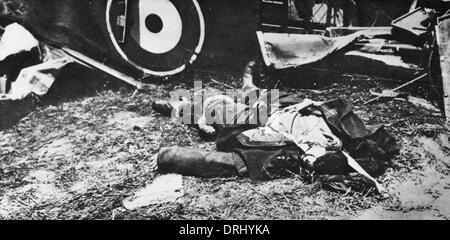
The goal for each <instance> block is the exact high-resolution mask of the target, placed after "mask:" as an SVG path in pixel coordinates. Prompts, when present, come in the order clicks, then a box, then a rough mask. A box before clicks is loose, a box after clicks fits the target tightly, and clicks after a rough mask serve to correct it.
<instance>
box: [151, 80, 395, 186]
mask: <svg viewBox="0 0 450 240" xmlns="http://www.w3.org/2000/svg"><path fill="white" fill-rule="evenodd" d="M274 92H275V94H274ZM255 95H256V96H258V98H257V100H256V101H255V100H253V99H254V98H252V97H253V96H255ZM239 98H240V99H244V100H243V101H236V98H234V99H233V98H231V97H229V96H225V95H222V96H218V95H214V96H211V97H206V99H205V100H204V101H203V102H202V103H199V104H200V105H201V106H202V107H203V111H201V113H200V116H195V111H194V108H195V107H196V106H198V105H199V104H195V101H188V100H186V99H183V101H167V102H165V101H162V102H161V101H159V102H155V103H154V104H153V106H154V109H155V110H157V111H161V112H165V113H169V112H172V113H173V116H174V117H177V118H182V117H186V116H188V119H194V120H195V119H197V121H194V122H193V124H198V125H200V128H201V129H205V130H206V131H208V132H211V129H209V128H211V127H213V128H214V130H215V131H217V140H216V148H217V151H215V152H208V151H203V150H196V149H187V148H183V147H178V146H173V147H168V148H163V149H161V150H160V152H159V153H158V156H157V165H158V170H159V171H160V172H163V173H179V174H182V175H187V176H197V177H232V176H242V177H247V176H248V177H250V178H252V179H254V180H270V179H274V178H278V177H282V176H286V175H292V174H295V175H301V176H302V177H305V178H306V179H307V180H309V181H316V180H318V181H320V182H321V183H322V186H323V187H324V188H328V189H332V190H335V191H339V192H347V191H349V190H351V191H358V192H368V191H372V190H374V189H375V185H374V182H373V181H370V179H368V178H367V177H364V176H363V175H361V174H358V173H355V171H354V170H353V169H352V168H351V167H350V166H349V163H348V158H347V156H351V157H352V158H354V159H355V160H356V162H357V163H358V164H359V165H360V166H361V167H362V168H363V169H364V170H365V171H366V172H367V173H368V174H370V175H371V176H374V177H377V176H380V175H382V174H383V173H384V172H385V170H386V167H387V166H388V164H389V160H390V159H391V157H392V156H393V155H394V154H395V153H396V149H397V148H396V145H395V140H394V138H393V137H392V136H391V135H390V134H389V133H388V132H386V131H385V130H384V128H382V127H378V128H374V127H366V126H365V125H364V123H363V122H362V120H361V119H360V118H359V117H358V116H357V115H356V114H355V113H354V112H353V111H352V109H353V107H352V105H351V104H349V103H347V102H346V101H344V100H342V99H335V100H331V101H328V102H324V103H322V102H315V101H312V100H309V99H300V98H298V97H295V96H293V95H289V94H284V93H277V92H276V91H267V90H261V89H258V88H256V87H255V86H254V85H253V83H252V82H251V75H249V73H247V74H246V75H245V76H244V85H243V88H242V91H241V95H240V97H239ZM164 107H166V108H165V110H166V111H162V110H164ZM261 113H267V116H262V115H264V114H261ZM197 115H199V114H198V111H197ZM208 117H209V118H211V119H212V121H211V119H209V120H208V119H206V120H205V118H208ZM185 119H186V118H185ZM205 123H206V124H211V126H205ZM345 153H348V154H349V155H346V154H345Z"/></svg>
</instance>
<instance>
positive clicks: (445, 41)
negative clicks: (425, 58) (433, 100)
mask: <svg viewBox="0 0 450 240" xmlns="http://www.w3.org/2000/svg"><path fill="white" fill-rule="evenodd" d="M438 21H439V24H438V26H437V27H436V38H437V43H438V45H439V54H440V56H441V58H440V60H441V69H442V81H443V87H444V104H445V116H446V118H447V123H450V14H447V15H445V16H443V17H441V18H439V20H438Z"/></svg>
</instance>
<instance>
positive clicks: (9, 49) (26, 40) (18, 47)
mask: <svg viewBox="0 0 450 240" xmlns="http://www.w3.org/2000/svg"><path fill="white" fill-rule="evenodd" d="M38 46H39V42H38V40H36V38H34V36H33V35H32V34H31V33H30V32H28V30H26V29H25V28H24V27H22V26H21V25H20V24H18V23H13V24H10V25H8V26H6V28H5V32H4V33H3V36H2V37H1V41H0V61H3V60H5V59H6V58H7V57H8V56H11V55H14V54H18V53H21V52H27V51H31V49H33V48H35V47H38Z"/></svg>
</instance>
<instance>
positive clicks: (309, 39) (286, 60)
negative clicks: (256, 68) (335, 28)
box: [257, 31, 364, 69]
mask: <svg viewBox="0 0 450 240" xmlns="http://www.w3.org/2000/svg"><path fill="white" fill-rule="evenodd" d="M257 35H258V41H259V43H260V47H261V51H262V55H263V58H264V62H265V64H266V65H267V66H273V67H274V68H276V69H285V68H290V67H297V66H300V65H305V64H308V63H313V62H317V61H319V60H321V59H323V58H325V57H327V56H328V55H330V54H332V53H333V52H336V51H338V50H340V49H342V48H344V47H345V46H347V45H349V44H350V43H352V42H354V41H355V40H357V39H358V38H360V37H362V36H364V31H361V32H357V33H354V34H350V35H347V36H342V37H334V38H329V37H325V36H321V35H313V34H288V33H263V32H257Z"/></svg>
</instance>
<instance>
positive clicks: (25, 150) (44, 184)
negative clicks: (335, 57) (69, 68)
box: [0, 72, 450, 219]
mask: <svg viewBox="0 0 450 240" xmlns="http://www.w3.org/2000/svg"><path fill="white" fill-rule="evenodd" d="M239 75H240V74H239V73H223V72H207V73H205V72H203V73H200V72H190V73H185V74H182V75H180V76H178V77H176V78H174V79H171V80H167V81H160V82H159V83H158V84H157V88H156V89H155V90H151V91H150V92H148V93H137V94H134V90H133V89H131V88H128V87H126V86H117V84H116V85H115V86H113V87H111V85H114V84H112V83H111V81H105V80H98V79H97V78H99V77H98V76H97V77H96V76H90V75H86V76H75V77H72V80H71V81H74V80H76V81H78V82H81V83H82V84H81V83H80V84H79V85H80V86H81V87H80V86H79V87H78V89H76V88H75V87H73V86H72V85H71V84H69V82H68V81H64V82H63V83H60V84H57V86H55V90H54V92H52V93H50V94H49V96H46V97H45V98H44V99H42V100H41V102H39V103H35V104H36V105H37V106H38V107H37V108H36V109H35V110H34V111H32V112H31V114H29V115H28V116H26V117H25V118H23V119H22V120H21V121H20V122H18V123H17V124H16V125H14V126H13V127H11V128H8V129H5V130H2V131H1V132H0V219H449V218H450V177H449V173H450V168H449V167H450V139H449V132H448V130H446V129H445V127H444V120H443V118H442V117H441V116H440V114H439V113H435V112H430V111H428V110H424V109H421V108H417V107H415V106H414V105H411V104H409V103H406V102H399V101H390V102H381V103H377V104H373V105H370V106H363V105H362V103H363V102H364V101H365V100H367V99H369V98H370V90H376V91H380V90H383V89H386V86H383V83H382V82H380V81H376V80H374V79H367V78H361V77H358V76H341V75H338V76H335V79H333V80H330V81H331V82H330V84H329V85H328V86H325V87H323V88H321V89H319V90H299V89H293V88H290V87H288V86H283V84H280V83H279V82H278V83H277V84H276V85H277V87H280V88H281V89H282V90H285V91H289V92H291V93H295V94H298V95H299V96H301V97H309V98H312V99H315V100H327V99H332V98H335V97H343V98H345V99H347V100H348V101H351V102H353V103H354V105H355V110H356V112H357V113H358V114H359V115H360V116H361V118H362V119H363V120H364V121H365V122H366V123H367V124H385V125H386V127H387V128H388V129H389V130H390V131H391V132H392V133H393V134H394V135H395V136H396V138H397V140H398V143H399V146H400V148H401V151H400V154H399V155H397V156H396V157H395V158H394V159H393V161H392V164H391V167H390V168H389V170H388V171H387V172H386V174H385V175H384V176H383V177H381V178H380V179H379V180H380V181H381V182H382V183H383V185H384V186H386V187H387V189H388V190H389V196H388V197H379V196H365V195H359V194H356V195H355V194H353V195H350V194H348V195H343V194H337V193H332V192H329V191H326V190H322V189H321V188H320V186H319V185H318V184H314V183H313V184H307V183H305V182H304V181H303V180H302V179H301V178H299V177H298V176H292V177H289V178H286V179H279V180H276V181H270V182H252V181H250V180H249V179H238V178H233V179H199V178H193V177H183V189H184V196H183V197H181V198H180V199H178V200H177V201H176V202H173V203H166V204H159V205H151V206H148V207H143V208H139V209H137V210H134V211H128V210H127V209H125V208H124V207H123V205H122V201H123V200H124V199H125V198H127V197H129V196H131V195H133V193H134V192H136V191H138V190H139V189H141V188H143V187H144V186H146V185H147V184H149V183H151V182H152V180H153V179H154V178H155V177H156V176H157V175H158V174H157V173H154V172H152V171H151V170H150V169H151V166H150V161H149V159H150V157H151V156H152V155H153V154H155V153H157V152H158V150H159V149H160V147H162V146H169V145H180V146H186V147H195V148H202V149H208V150H213V149H214V148H215V146H214V142H213V141H210V140H202V139H201V138H200V137H199V134H198V132H197V131H196V130H195V129H192V128H187V127H184V126H181V125H179V124H176V123H174V122H172V121H171V120H170V119H169V118H168V117H164V116H161V115H159V114H157V113H155V112H153V111H152V109H151V103H152V101H153V100H154V99H159V98H164V97H168V93H169V91H172V90H174V89H177V88H185V87H186V88H189V87H191V86H192V82H193V80H201V81H203V83H204V86H205V87H214V88H220V89H224V87H223V86H221V85H217V84H215V83H213V82H211V81H210V79H216V80H220V81H223V82H224V83H227V84H229V85H231V86H234V87H239V84H238V81H239ZM260 84H261V86H262V87H274V85H275V82H262V83H260ZM105 85H106V87H105ZM75 92H78V93H79V92H82V93H83V94H78V93H75ZM55 99H57V100H55ZM30 101H35V100H33V99H31V100H30ZM2 114H4V113H3V112H2Z"/></svg>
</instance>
